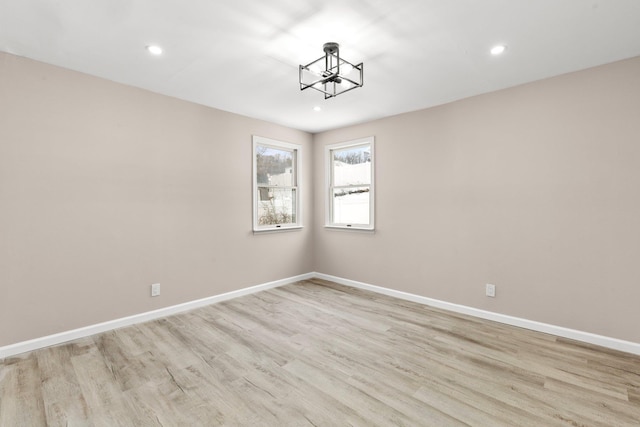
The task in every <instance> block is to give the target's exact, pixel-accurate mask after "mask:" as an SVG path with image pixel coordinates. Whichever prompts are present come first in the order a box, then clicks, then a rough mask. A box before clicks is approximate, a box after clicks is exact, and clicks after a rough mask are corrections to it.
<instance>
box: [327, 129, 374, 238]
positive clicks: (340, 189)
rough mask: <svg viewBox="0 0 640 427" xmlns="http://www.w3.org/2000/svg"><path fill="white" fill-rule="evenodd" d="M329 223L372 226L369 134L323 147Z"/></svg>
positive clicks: (371, 144) (350, 226) (371, 140)
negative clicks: (366, 136)
mask: <svg viewBox="0 0 640 427" xmlns="http://www.w3.org/2000/svg"><path fill="white" fill-rule="evenodd" d="M326 159H327V178H328V180H327V187H328V188H327V198H328V200H327V220H326V225H327V226H329V227H344V228H359V229H367V230H372V229H373V228H374V221H373V212H374V205H373V201H374V192H373V188H374V187H373V184H374V182H373V177H374V173H373V172H374V162H373V137H370V138H364V139H361V140H357V141H351V142H347V143H341V144H333V145H330V146H328V147H327V153H326Z"/></svg>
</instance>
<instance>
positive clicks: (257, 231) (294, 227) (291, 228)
mask: <svg viewBox="0 0 640 427" xmlns="http://www.w3.org/2000/svg"><path fill="white" fill-rule="evenodd" d="M302 228H303V227H302V226H301V225H292V226H284V225H283V226H281V227H273V228H257V229H255V228H254V229H253V234H264V233H278V232H280V231H296V230H302Z"/></svg>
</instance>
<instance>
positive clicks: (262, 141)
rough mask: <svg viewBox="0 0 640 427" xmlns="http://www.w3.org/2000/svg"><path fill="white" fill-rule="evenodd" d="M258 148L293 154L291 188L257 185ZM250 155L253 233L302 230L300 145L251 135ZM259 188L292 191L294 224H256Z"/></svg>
mask: <svg viewBox="0 0 640 427" xmlns="http://www.w3.org/2000/svg"><path fill="white" fill-rule="evenodd" d="M259 146H264V147H269V148H274V149H277V150H285V151H292V152H293V161H292V167H293V178H294V180H295V182H294V185H292V186H265V185H259V184H258V161H257V158H256V152H257V148H258V147H259ZM251 154H252V156H253V159H252V164H253V177H252V181H253V191H252V198H253V203H252V206H253V215H252V216H253V231H254V232H265V231H281V230H293V229H300V228H302V190H301V188H302V173H301V171H300V170H301V165H302V145H301V144H293V143H290V142H284V141H278V140H275V139H270V138H265V137H262V136H258V135H253V138H252V150H251ZM261 188H284V189H293V190H294V193H295V204H294V209H295V218H296V222H295V223H288V224H268V225H260V224H259V223H258V207H259V206H258V195H259V194H260V189H261Z"/></svg>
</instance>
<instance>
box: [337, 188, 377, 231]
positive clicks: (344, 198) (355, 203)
mask: <svg viewBox="0 0 640 427" xmlns="http://www.w3.org/2000/svg"><path fill="white" fill-rule="evenodd" d="M332 198H333V200H332V202H333V223H335V224H369V187H352V188H340V189H334V190H333V194H332Z"/></svg>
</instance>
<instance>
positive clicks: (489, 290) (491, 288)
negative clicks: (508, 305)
mask: <svg viewBox="0 0 640 427" xmlns="http://www.w3.org/2000/svg"><path fill="white" fill-rule="evenodd" d="M485 294H486V295H487V296H488V297H491V298H495V296H496V285H492V284H491V283H487V285H486V288H485Z"/></svg>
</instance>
